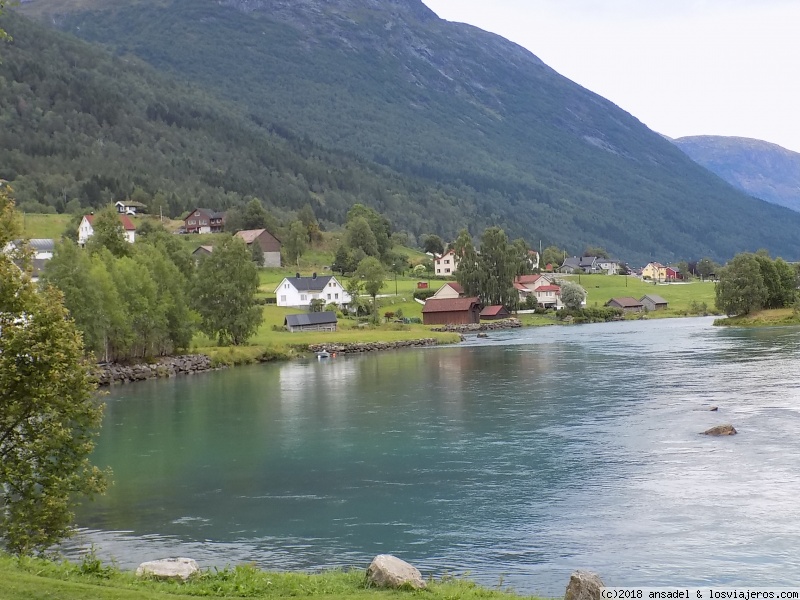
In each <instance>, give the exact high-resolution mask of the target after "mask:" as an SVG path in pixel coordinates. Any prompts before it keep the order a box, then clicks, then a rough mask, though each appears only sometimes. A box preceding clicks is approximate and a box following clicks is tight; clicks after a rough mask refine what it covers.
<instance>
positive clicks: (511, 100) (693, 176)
mask: <svg viewBox="0 0 800 600" xmlns="http://www.w3.org/2000/svg"><path fill="white" fill-rule="evenodd" d="M19 10H21V11H23V12H25V13H27V14H31V15H34V16H37V17H38V18H41V19H44V20H45V21H46V22H48V23H50V24H51V25H55V26H57V27H58V28H60V29H62V30H64V31H68V32H71V33H73V34H75V35H78V36H80V37H82V38H84V39H86V40H89V41H93V42H99V43H102V44H104V45H105V46H106V47H108V48H109V49H111V50H113V52H114V53H115V54H117V55H118V56H119V57H131V56H136V57H138V58H141V59H143V60H145V61H147V62H148V63H150V64H151V65H153V66H155V67H157V68H158V69H160V70H162V71H164V72H166V73H169V74H171V75H173V76H176V77H179V78H183V79H185V80H188V81H190V82H192V83H193V84H196V85H199V86H202V87H203V89H204V90H205V91H208V92H209V93H213V94H215V95H219V96H222V97H224V98H225V99H226V100H227V101H228V102H230V103H234V104H235V105H236V106H237V107H238V109H239V110H240V111H241V112H242V113H243V114H246V115H248V116H249V118H250V119H251V120H252V121H253V122H255V123H260V124H262V125H263V126H264V127H266V128H269V129H271V130H272V131H278V132H289V133H291V134H292V135H294V136H295V137H297V138H298V139H302V140H307V141H309V142H312V143H314V144H316V145H318V146H319V147H320V148H325V149H327V151H340V152H344V153H345V155H346V156H352V157H354V158H357V159H358V160H360V161H363V164H377V165H382V166H383V167H384V168H385V169H387V172H391V173H393V174H394V175H396V177H398V178H400V179H403V178H411V180H413V181H414V182H417V184H418V186H419V187H424V189H425V190H427V191H431V193H430V195H429V197H428V198H427V199H422V200H421V201H420V204H419V206H420V207H421V210H419V211H417V210H413V208H414V207H411V208H412V210H407V206H408V204H407V200H406V198H405V197H404V196H403V195H398V194H396V193H389V192H387V191H386V190H383V189H381V188H380V187H378V188H373V189H372V190H370V192H371V193H372V194H373V198H372V200H371V204H372V205H373V206H375V207H376V208H377V209H378V210H380V211H382V212H384V213H388V214H390V215H391V218H392V221H393V222H394V223H395V225H396V226H398V227H400V228H403V229H407V230H409V231H411V232H412V233H415V234H417V235H418V234H420V233H423V232H428V231H432V232H436V233H439V234H440V235H443V236H445V237H447V238H452V237H454V236H455V233H456V232H457V230H458V229H459V228H461V227H468V228H469V229H470V231H471V232H472V233H473V234H478V233H480V231H481V230H482V229H483V228H484V227H485V226H487V225H491V224H497V225H501V226H502V227H504V228H505V229H506V231H507V232H508V233H509V234H510V235H511V236H512V237H517V236H521V237H524V238H525V239H527V240H528V242H530V243H532V244H535V245H538V242H539V241H540V240H541V241H543V243H544V244H545V245H547V244H550V243H555V244H558V245H561V246H565V247H567V248H568V249H569V250H570V251H573V252H580V251H581V250H582V249H583V248H584V247H585V246H587V245H601V246H605V247H606V248H607V249H608V250H609V251H610V252H612V253H614V254H615V255H616V256H619V257H623V258H626V259H627V260H630V261H632V262H645V261H647V260H650V259H658V260H660V261H662V262H666V261H671V260H675V259H680V258H692V257H694V258H696V257H701V256H704V255H708V256H712V257H714V258H717V259H725V258H727V257H730V256H732V255H733V254H735V253H736V252H739V251H742V250H748V249H749V250H755V249H757V248H761V247H764V248H768V249H769V250H770V251H772V252H773V253H775V254H780V255H782V256H784V257H786V258H797V257H799V256H798V255H800V251H799V250H798V244H797V242H796V235H795V232H796V230H797V226H798V225H800V216H798V215H797V214H795V213H793V212H791V211H788V210H786V209H783V208H780V207H777V206H774V205H770V204H768V203H765V202H761V201H758V200H754V199H752V198H750V197H748V196H746V195H745V194H742V193H741V192H738V191H736V190H734V189H733V188H732V187H731V186H729V185H727V184H725V183H724V182H722V181H721V180H720V179H719V178H717V177H716V176H714V175H713V174H711V173H709V172H708V171H706V170H705V169H703V168H701V167H700V166H699V165H697V164H695V163H694V162H693V161H691V160H690V159H689V158H688V157H687V156H685V155H684V154H683V153H682V152H681V151H680V150H678V149H677V148H676V147H675V146H674V145H672V144H671V143H670V142H668V141H667V140H664V139H663V138H662V137H661V136H660V135H658V134H656V133H654V132H652V131H651V130H649V129H648V128H646V127H645V126H644V125H642V124H641V123H640V122H639V121H638V120H637V119H635V118H634V117H632V116H631V115H630V114H628V113H626V112H624V111H623V110H621V109H619V108H618V107H617V106H615V105H614V104H612V103H611V102H608V101H607V100H605V99H603V98H601V97H600V96H597V95H596V94H593V93H592V92H590V91H588V90H586V89H584V88H582V87H580V86H579V85H577V84H575V83H573V82H571V81H569V80H568V79H566V78H564V77H562V76H561V75H559V74H558V73H556V72H555V71H553V70H552V69H550V68H549V67H548V66H547V65H545V64H544V63H543V62H542V61H540V60H539V59H538V58H537V57H536V56H534V55H533V54H531V53H530V52H528V51H527V50H525V49H523V48H521V47H519V46H517V45H515V44H513V43H511V42H509V41H507V40H505V39H503V38H501V37H499V36H496V35H493V34H490V33H487V32H484V31H481V30H479V29H477V28H474V27H471V26H468V25H463V24H457V23H450V22H447V21H444V20H442V19H439V18H438V17H437V16H436V15H435V14H434V13H433V12H432V11H430V10H429V9H428V8H427V7H425V6H424V4H422V3H421V2H419V0H383V1H377V0H138V1H136V2H132V3H131V2H122V1H120V0H60V1H57V0H30V1H29V2H25V3H24V4H23V5H22V6H21V7H20V9H19ZM434 190H435V191H434ZM313 201H314V207H315V210H316V208H317V207H324V206H325V205H326V204H327V202H328V191H327V190H326V189H325V186H319V187H318V189H317V190H316V191H315V193H314V196H313Z"/></svg>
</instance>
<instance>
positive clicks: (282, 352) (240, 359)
mask: <svg viewBox="0 0 800 600" xmlns="http://www.w3.org/2000/svg"><path fill="white" fill-rule="evenodd" d="M391 300H393V299H386V298H382V299H379V306H380V307H381V308H380V311H381V313H380V314H381V315H382V314H383V313H384V312H386V311H387V310H391V311H392V312H396V310H397V308H401V307H402V308H403V314H404V315H405V316H407V317H413V316H421V315H422V306H421V305H420V304H417V303H416V302H413V301H412V302H403V303H397V304H394V305H392V304H390V303H388V304H384V303H386V302H391ZM384 309H385V310H384ZM263 311H264V312H263V314H264V320H263V322H262V323H261V326H260V327H259V328H258V331H257V332H256V334H255V336H253V337H252V338H251V339H250V343H249V345H247V346H241V347H225V348H221V347H219V346H217V345H216V341H215V340H210V339H209V338H208V337H207V336H205V335H203V334H197V335H195V338H194V340H193V342H192V351H193V352H200V353H203V354H208V355H209V356H211V358H212V359H214V360H216V361H218V362H220V363H223V364H239V363H249V362H253V361H256V360H265V359H269V358H291V357H293V356H297V355H298V354H301V353H303V352H306V351H307V350H308V345H309V344H325V343H332V344H353V343H369V342H397V341H405V340H417V339H421V338H434V339H436V340H437V341H438V342H439V343H440V344H452V343H455V342H457V341H459V336H458V335H457V334H454V333H446V332H433V331H431V330H430V327H428V326H425V325H419V324H409V325H406V324H401V323H383V324H380V325H372V324H370V323H363V324H359V321H358V320H356V319H349V318H344V319H339V325H338V330H337V331H333V332H325V331H309V332H298V333H289V332H288V331H285V330H283V329H282V327H283V321H284V319H285V318H286V315H291V314H298V313H302V312H304V311H302V310H301V309H297V308H285V307H279V306H275V305H274V304H268V305H266V306H265V307H264V309H263ZM276 328H281V329H280V330H276Z"/></svg>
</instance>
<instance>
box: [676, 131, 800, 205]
mask: <svg viewBox="0 0 800 600" xmlns="http://www.w3.org/2000/svg"><path fill="white" fill-rule="evenodd" d="M674 143H675V144H676V145H677V146H678V148H680V149H681V150H683V151H684V152H685V153H686V154H687V155H689V156H690V157H691V158H692V160H694V161H695V162H697V163H698V164H700V165H702V166H704V167H705V168H706V169H708V170H709V171H711V172H712V173H716V174H717V175H719V176H720V177H721V178H722V179H724V180H725V181H727V182H728V183H730V184H731V185H733V186H734V187H736V188H738V189H740V190H742V191H743V192H745V193H747V194H750V195H751V196H753V197H755V198H761V199H762V200H766V201H767V202H772V203H773V204H779V205H780V206H785V207H787V208H791V209H792V210H795V211H798V212H800V154H798V153H797V152H792V151H791V150H787V149H786V148H783V147H781V146H778V145H777V144H772V143H770V142H764V141H762V140H754V139H751V138H743V137H724V136H716V135H698V136H689V137H682V138H678V139H676V140H674Z"/></svg>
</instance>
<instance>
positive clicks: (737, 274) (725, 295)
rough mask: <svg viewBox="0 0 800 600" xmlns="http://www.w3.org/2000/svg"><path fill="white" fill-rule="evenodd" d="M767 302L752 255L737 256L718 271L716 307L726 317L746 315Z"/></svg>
mask: <svg viewBox="0 0 800 600" xmlns="http://www.w3.org/2000/svg"><path fill="white" fill-rule="evenodd" d="M766 300H767V286H766V285H765V284H764V277H763V275H762V274H761V267H760V265H759V262H758V259H757V258H756V256H755V255H753V254H748V253H743V254H737V255H736V256H734V257H733V259H732V260H731V261H730V262H729V263H728V264H727V265H726V266H725V267H724V268H722V269H721V270H720V272H719V281H718V282H717V288H716V305H717V308H718V309H719V310H721V311H723V312H724V313H725V314H726V315H729V316H733V315H746V314H749V313H750V312H752V311H754V310H759V309H760V308H762V307H763V306H764V303H765V302H766Z"/></svg>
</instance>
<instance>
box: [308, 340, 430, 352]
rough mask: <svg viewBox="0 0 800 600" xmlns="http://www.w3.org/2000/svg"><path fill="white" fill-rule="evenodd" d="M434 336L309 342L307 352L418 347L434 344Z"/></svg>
mask: <svg viewBox="0 0 800 600" xmlns="http://www.w3.org/2000/svg"><path fill="white" fill-rule="evenodd" d="M436 344H437V342H436V340H435V339H434V338H421V339H418V340H400V341H397V342H357V343H352V344H309V345H308V350H309V352H330V353H334V352H335V353H336V354H359V353H361V352H375V351H378V350H396V349H398V348H418V347H420V346H435V345H436Z"/></svg>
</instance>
